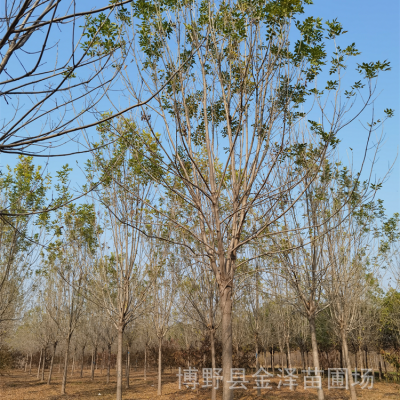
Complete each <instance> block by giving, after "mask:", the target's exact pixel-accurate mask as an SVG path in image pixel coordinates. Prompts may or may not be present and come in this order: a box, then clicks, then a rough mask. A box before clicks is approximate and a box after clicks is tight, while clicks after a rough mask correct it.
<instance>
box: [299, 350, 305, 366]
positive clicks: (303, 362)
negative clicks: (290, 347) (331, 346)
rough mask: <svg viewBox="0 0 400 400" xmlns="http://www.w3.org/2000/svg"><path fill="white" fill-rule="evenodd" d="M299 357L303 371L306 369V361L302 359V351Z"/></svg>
mask: <svg viewBox="0 0 400 400" xmlns="http://www.w3.org/2000/svg"><path fill="white" fill-rule="evenodd" d="M300 356H301V366H302V367H303V371H304V370H305V369H306V360H305V358H304V351H303V350H300Z"/></svg>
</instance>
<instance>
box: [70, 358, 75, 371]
mask: <svg viewBox="0 0 400 400" xmlns="http://www.w3.org/2000/svg"><path fill="white" fill-rule="evenodd" d="M74 369H75V354H74V355H73V357H72V366H71V376H73V375H74Z"/></svg>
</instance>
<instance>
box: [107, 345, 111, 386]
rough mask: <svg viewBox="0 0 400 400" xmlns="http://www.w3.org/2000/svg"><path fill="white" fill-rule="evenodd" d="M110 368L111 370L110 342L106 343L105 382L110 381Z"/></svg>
mask: <svg viewBox="0 0 400 400" xmlns="http://www.w3.org/2000/svg"><path fill="white" fill-rule="evenodd" d="M110 370H111V344H110V343H109V344H108V356H107V383H110Z"/></svg>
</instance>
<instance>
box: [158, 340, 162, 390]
mask: <svg viewBox="0 0 400 400" xmlns="http://www.w3.org/2000/svg"><path fill="white" fill-rule="evenodd" d="M161 368H162V337H159V338H158V388H157V394H158V395H159V396H161V393H162V386H161Z"/></svg>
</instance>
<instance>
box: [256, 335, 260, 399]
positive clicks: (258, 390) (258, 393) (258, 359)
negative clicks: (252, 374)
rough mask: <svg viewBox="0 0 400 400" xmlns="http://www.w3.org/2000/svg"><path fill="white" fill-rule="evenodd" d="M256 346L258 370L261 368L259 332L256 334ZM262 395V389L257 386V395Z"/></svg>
mask: <svg viewBox="0 0 400 400" xmlns="http://www.w3.org/2000/svg"><path fill="white" fill-rule="evenodd" d="M255 347H256V372H257V371H258V370H259V369H260V357H259V355H258V334H256V335H255ZM260 395H261V389H260V388H259V387H258V386H257V396H260Z"/></svg>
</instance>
